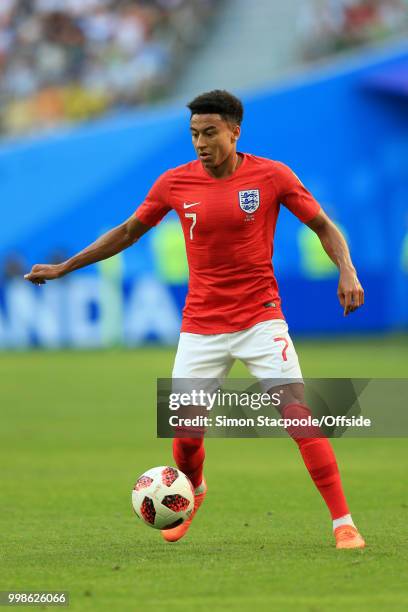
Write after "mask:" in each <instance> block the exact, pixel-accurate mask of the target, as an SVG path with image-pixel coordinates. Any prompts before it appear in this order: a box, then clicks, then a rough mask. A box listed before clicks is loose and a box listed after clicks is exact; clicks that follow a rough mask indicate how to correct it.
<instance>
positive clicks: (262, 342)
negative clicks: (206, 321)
mask: <svg viewBox="0 0 408 612" xmlns="http://www.w3.org/2000/svg"><path fill="white" fill-rule="evenodd" d="M236 359H239V360H240V361H242V362H243V363H244V364H245V365H246V367H247V368H248V370H249V372H250V373H251V374H252V375H253V376H255V377H256V378H257V379H258V380H259V381H260V384H261V386H262V389H263V390H265V391H267V390H268V389H270V388H271V387H272V386H277V385H282V384H289V383H292V382H303V380H302V372H301V370H300V366H299V360H298V356H297V354H296V351H295V347H294V346H293V342H292V340H291V338H290V336H289V333H288V326H287V323H286V321H284V320H282V319H272V320H269V321H262V322H261V323H257V324H256V325H253V326H252V327H250V328H249V329H244V330H243V331H238V332H232V333H226V334H211V335H208V334H191V333H188V332H182V333H181V334H180V340H179V343H178V348H177V354H176V358H175V361H174V368H173V374H172V376H173V378H175V379H186V378H194V379H196V380H197V379H213V381H214V382H213V384H212V385H211V386H213V387H216V386H220V385H221V384H222V381H223V379H224V378H225V377H226V376H227V375H228V372H229V371H230V369H231V367H232V365H233V363H234V361H235V360H236ZM288 379H289V380H288ZM294 379H295V380H294ZM215 381H217V384H215Z"/></svg>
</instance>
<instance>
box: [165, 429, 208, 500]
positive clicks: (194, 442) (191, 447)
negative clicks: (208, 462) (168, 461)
mask: <svg viewBox="0 0 408 612" xmlns="http://www.w3.org/2000/svg"><path fill="white" fill-rule="evenodd" d="M173 457H174V460H175V462H176V464H177V467H178V468H180V470H181V471H182V472H184V474H185V475H186V476H188V477H189V479H190V480H191V482H192V483H193V487H194V488H196V487H199V486H200V484H201V482H202V479H203V464H204V458H205V449H204V439H203V438H174V439H173Z"/></svg>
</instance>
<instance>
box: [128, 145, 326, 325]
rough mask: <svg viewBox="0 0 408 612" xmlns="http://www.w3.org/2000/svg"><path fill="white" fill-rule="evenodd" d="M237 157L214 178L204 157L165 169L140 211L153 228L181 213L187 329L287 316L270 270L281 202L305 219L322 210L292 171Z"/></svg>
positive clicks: (252, 157) (254, 158) (262, 160)
mask: <svg viewBox="0 0 408 612" xmlns="http://www.w3.org/2000/svg"><path fill="white" fill-rule="evenodd" d="M240 155H242V157H243V159H242V162H241V165H240V166H239V167H238V168H237V170H236V171H235V172H234V173H233V174H232V175H231V176H228V177H227V178H222V179H216V178H213V177H212V176H210V175H209V174H208V172H207V171H206V170H205V168H204V166H203V164H202V163H201V161H200V160H196V161H193V162H190V163H188V164H184V165H182V166H179V167H177V168H173V169H171V170H168V171H167V172H165V173H164V174H162V175H161V176H160V177H159V178H158V180H157V181H156V182H155V183H154V185H153V187H152V188H151V190H150V191H149V193H148V195H147V197H146V199H145V201H144V202H143V204H141V206H139V208H138V209H137V210H136V212H135V214H136V216H137V218H138V219H139V220H140V221H141V222H142V223H144V224H145V225H150V226H153V225H156V224H157V223H158V222H159V221H160V220H161V219H162V218H163V217H164V216H165V215H166V214H167V213H168V212H169V211H170V210H172V209H173V210H175V211H176V213H177V214H178V216H179V218H180V221H181V225H182V228H183V233H184V238H185V241H186V250H187V259H188V264H189V269H190V280H189V289H188V295H187V299H186V304H185V307H184V309H183V322H182V326H181V331H182V332H191V333H195V334H221V333H226V332H236V331H240V330H242V329H247V328H248V327H251V326H252V325H255V324H256V323H260V322H261V321H267V320H269V319H283V318H284V317H283V314H282V310H281V300H280V297H279V291H278V285H277V282H276V279H275V275H274V272H273V267H272V254H273V237H274V233H275V227H276V221H277V218H278V213H279V207H280V204H281V203H282V204H283V205H284V206H286V207H287V208H288V209H289V210H290V211H291V212H292V213H293V214H294V215H296V216H297V217H298V218H299V219H300V220H301V221H303V222H304V223H307V222H309V221H311V220H312V219H313V218H314V217H315V216H316V215H317V213H318V212H319V210H320V206H319V204H318V203H317V202H316V200H315V199H314V198H313V196H312V195H311V194H310V193H309V191H307V189H306V188H305V187H304V185H302V183H301V182H300V181H299V179H298V178H297V176H296V175H295V174H294V173H293V172H292V170H290V168H288V167H287V166H285V165H284V164H282V163H280V162H276V161H272V160H270V159H266V158H264V157H258V156H256V155H250V154H248V153H244V154H240Z"/></svg>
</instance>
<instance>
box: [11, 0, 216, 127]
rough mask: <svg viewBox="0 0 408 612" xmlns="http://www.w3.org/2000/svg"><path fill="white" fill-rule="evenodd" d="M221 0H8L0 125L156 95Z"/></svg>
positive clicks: (95, 110) (87, 114)
mask: <svg viewBox="0 0 408 612" xmlns="http://www.w3.org/2000/svg"><path fill="white" fill-rule="evenodd" d="M219 1H220V0H0V133H8V134H18V133H22V132H24V133H27V132H30V131H31V130H38V129H39V128H45V129H47V128H50V127H53V126H54V125H55V124H58V123H61V122H69V121H75V120H83V119H88V118H92V117H95V116H97V115H100V114H102V113H105V112H107V111H109V110H115V109H116V110H118V109H122V108H129V107H132V106H135V105H137V104H140V103H143V102H151V101H153V100H155V99H157V98H159V97H160V96H162V95H163V93H165V92H166V91H167V90H168V89H169V88H171V85H172V83H173V82H174V78H175V76H176V75H177V73H178V71H179V70H180V68H181V67H182V65H183V63H184V61H185V59H186V58H187V57H188V56H189V54H190V52H191V51H192V50H193V49H194V48H195V47H196V46H197V45H198V44H200V42H201V41H202V40H203V37H204V36H205V32H206V27H208V24H209V22H210V19H211V17H212V16H213V15H214V13H215V11H216V6H217V4H218V3H219Z"/></svg>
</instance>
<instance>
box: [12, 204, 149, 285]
mask: <svg viewBox="0 0 408 612" xmlns="http://www.w3.org/2000/svg"><path fill="white" fill-rule="evenodd" d="M149 229H150V226H149V225H145V224H144V223H142V222H141V221H140V220H139V219H138V218H137V217H136V216H135V215H132V216H131V217H129V219H127V220H126V221H125V222H124V223H122V224H121V225H118V226H117V227H114V228H113V229H111V230H110V231H109V232H106V234H103V235H102V236H101V237H100V238H98V240H95V242H93V243H92V244H90V245H89V246H88V247H86V248H85V249H83V250H82V251H80V252H79V253H77V254H76V255H74V256H73V257H71V258H70V259H67V260H66V261H64V262H62V263H59V264H36V265H35V266H33V267H32V269H31V272H30V273H29V274H26V275H25V276H24V278H25V279H26V280H29V281H31V282H32V283H34V284H35V285H43V284H44V283H45V282H46V281H47V280H54V279H57V278H61V277H62V276H65V275H66V274H69V273H70V272H73V271H74V270H79V268H84V267H85V266H89V265H90V264H93V263H96V262H98V261H102V260H103V259H108V258H109V257H112V256H113V255H117V253H120V252H121V251H123V250H125V249H127V248H128V247H130V246H131V245H132V244H134V243H135V242H137V240H139V238H140V237H141V236H143V234H145V233H146V232H147V231H148V230H149Z"/></svg>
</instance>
